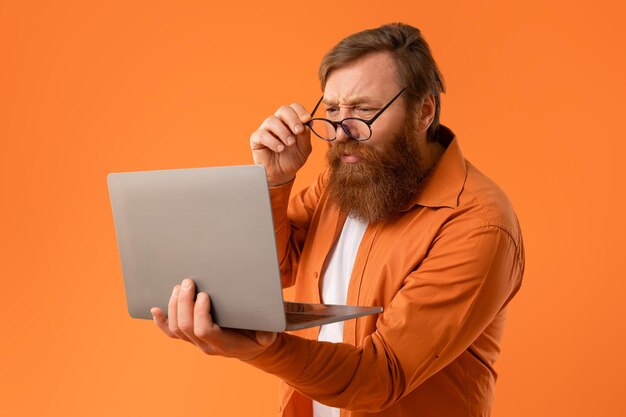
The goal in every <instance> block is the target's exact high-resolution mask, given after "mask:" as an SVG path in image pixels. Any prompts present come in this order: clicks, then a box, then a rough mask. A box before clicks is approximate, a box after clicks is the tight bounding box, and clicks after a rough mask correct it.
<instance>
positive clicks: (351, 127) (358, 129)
mask: <svg viewBox="0 0 626 417" xmlns="http://www.w3.org/2000/svg"><path fill="white" fill-rule="evenodd" d="M341 126H342V127H343V130H344V132H346V133H347V134H348V136H350V137H351V138H353V139H356V140H367V139H369V138H370V136H371V135H372V131H371V130H370V127H369V126H368V124H367V123H365V122H364V121H363V120H360V119H351V118H348V119H344V121H343V122H342V123H341Z"/></svg>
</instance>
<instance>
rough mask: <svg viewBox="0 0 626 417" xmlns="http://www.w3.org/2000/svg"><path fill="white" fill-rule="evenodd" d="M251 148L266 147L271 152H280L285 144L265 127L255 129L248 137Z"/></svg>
mask: <svg viewBox="0 0 626 417" xmlns="http://www.w3.org/2000/svg"><path fill="white" fill-rule="evenodd" d="M250 147H251V148H252V150H257V149H263V148H268V149H270V150H271V151H273V152H276V153H280V152H282V151H284V150H285V145H284V144H283V143H282V142H281V141H280V140H278V139H277V138H276V136H274V135H272V134H271V133H270V132H268V131H267V130H265V129H259V130H257V131H255V132H254V133H253V134H252V136H251V137H250Z"/></svg>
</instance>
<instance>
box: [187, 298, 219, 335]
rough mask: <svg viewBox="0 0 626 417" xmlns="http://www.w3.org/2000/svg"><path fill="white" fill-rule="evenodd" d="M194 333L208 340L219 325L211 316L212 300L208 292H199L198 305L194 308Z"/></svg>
mask: <svg viewBox="0 0 626 417" xmlns="http://www.w3.org/2000/svg"><path fill="white" fill-rule="evenodd" d="M193 324H194V334H195V335H196V336H197V337H198V338H200V339H201V340H203V341H205V342H207V341H209V340H210V338H211V335H212V334H213V332H215V331H216V330H217V329H219V327H218V326H217V325H215V323H213V319H212V318H211V300H210V299H209V295H208V294H207V293H204V292H201V293H198V296H197V297H196V305H195V307H194V310H193Z"/></svg>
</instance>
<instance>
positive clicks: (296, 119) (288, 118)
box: [274, 103, 306, 135]
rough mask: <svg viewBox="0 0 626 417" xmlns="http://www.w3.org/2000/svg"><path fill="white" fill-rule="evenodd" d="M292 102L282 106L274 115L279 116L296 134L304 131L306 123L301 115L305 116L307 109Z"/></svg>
mask: <svg viewBox="0 0 626 417" xmlns="http://www.w3.org/2000/svg"><path fill="white" fill-rule="evenodd" d="M295 104H297V103H294V104H292V105H291V106H280V107H279V108H278V110H276V113H274V116H276V117H277V118H279V119H280V120H281V121H282V122H283V123H284V124H285V125H286V126H287V127H288V128H289V130H291V132H293V133H294V134H296V135H299V134H301V133H303V132H304V125H303V121H302V118H301V116H304V114H305V113H306V110H304V109H303V108H302V106H300V105H298V106H297V108H296V107H294V105H295Z"/></svg>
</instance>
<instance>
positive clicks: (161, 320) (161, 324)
mask: <svg viewBox="0 0 626 417" xmlns="http://www.w3.org/2000/svg"><path fill="white" fill-rule="evenodd" d="M150 313H151V314H152V319H153V321H154V324H156V326H157V327H158V328H159V329H161V331H162V332H163V333H165V334H166V335H167V336H169V337H171V338H174V339H177V336H176V335H175V334H174V333H172V331H171V330H170V328H169V327H168V324H167V317H165V313H164V312H163V310H161V309H160V308H158V307H152V308H151V309H150Z"/></svg>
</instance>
